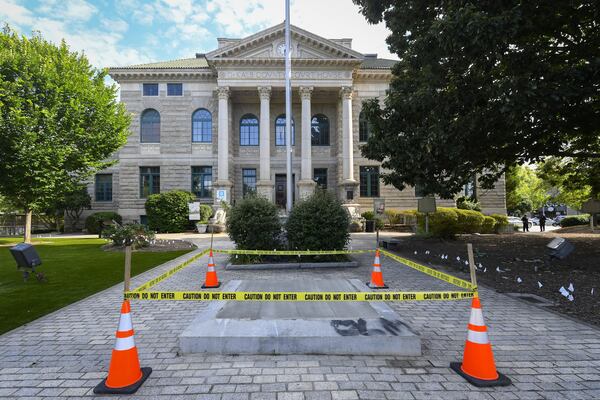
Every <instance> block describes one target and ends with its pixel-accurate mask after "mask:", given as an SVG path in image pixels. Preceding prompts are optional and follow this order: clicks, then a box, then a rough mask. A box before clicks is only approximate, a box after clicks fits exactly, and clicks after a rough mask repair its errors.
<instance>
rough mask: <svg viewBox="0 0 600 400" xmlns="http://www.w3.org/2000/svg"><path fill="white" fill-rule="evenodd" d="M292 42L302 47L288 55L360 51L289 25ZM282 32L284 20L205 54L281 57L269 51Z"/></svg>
mask: <svg viewBox="0 0 600 400" xmlns="http://www.w3.org/2000/svg"><path fill="white" fill-rule="evenodd" d="M290 31H291V39H292V42H296V43H299V44H301V46H302V51H301V52H298V53H299V56H298V54H296V55H295V54H294V51H293V50H292V58H296V59H298V58H325V59H326V58H331V59H347V60H362V59H363V58H364V55H363V54H362V53H359V52H357V51H355V50H352V49H351V48H349V47H346V46H344V45H342V44H340V43H337V42H336V41H333V40H330V39H325V38H324V37H321V36H318V35H315V34H314V33H311V32H309V31H306V30H304V29H301V28H298V27H297V26H294V25H291V26H290ZM284 34H285V24H284V23H281V24H278V25H275V26H272V27H270V28H268V29H265V30H263V31H260V32H257V33H255V34H253V35H250V36H248V37H245V38H243V39H237V40H236V39H229V40H228V41H229V42H230V43H229V44H226V45H225V46H223V47H221V48H218V49H216V50H213V51H211V52H210V53H207V54H206V58H207V59H208V60H219V59H228V58H229V59H231V58H233V59H241V58H282V57H281V56H280V55H276V54H273V51H272V48H273V46H272V44H273V43H274V42H275V41H277V42H279V41H282V40H283V38H284Z"/></svg>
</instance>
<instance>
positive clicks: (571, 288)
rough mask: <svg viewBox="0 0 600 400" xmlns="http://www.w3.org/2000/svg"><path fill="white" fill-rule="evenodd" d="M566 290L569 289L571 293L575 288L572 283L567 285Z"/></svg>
mask: <svg viewBox="0 0 600 400" xmlns="http://www.w3.org/2000/svg"><path fill="white" fill-rule="evenodd" d="M567 289H569V290H570V291H571V292H574V291H575V288H574V287H573V284H572V283H569V287H568V288H567Z"/></svg>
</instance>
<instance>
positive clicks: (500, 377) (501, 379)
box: [450, 362, 512, 387]
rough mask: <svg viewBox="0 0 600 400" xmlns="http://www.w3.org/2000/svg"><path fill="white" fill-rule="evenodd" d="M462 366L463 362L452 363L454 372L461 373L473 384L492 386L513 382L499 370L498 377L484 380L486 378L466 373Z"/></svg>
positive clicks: (506, 384)
mask: <svg viewBox="0 0 600 400" xmlns="http://www.w3.org/2000/svg"><path fill="white" fill-rule="evenodd" d="M461 366H462V363H459V362H452V363H450V368H452V369H453V370H454V372H456V373H457V374H459V375H460V376H462V377H463V378H465V379H466V380H467V382H469V383H470V384H471V385H473V386H477V387H492V386H509V385H511V384H512V382H511V380H510V378H509V377H508V376H506V375H502V374H501V373H500V372H498V379H495V380H493V381H490V380H484V379H477V378H474V377H472V376H471V375H467V374H465V372H464V371H463V370H462V369H461Z"/></svg>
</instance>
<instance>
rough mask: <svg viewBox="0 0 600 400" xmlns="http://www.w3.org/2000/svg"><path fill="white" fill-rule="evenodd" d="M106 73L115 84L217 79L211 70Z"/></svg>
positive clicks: (188, 69)
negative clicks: (131, 81)
mask: <svg viewBox="0 0 600 400" xmlns="http://www.w3.org/2000/svg"><path fill="white" fill-rule="evenodd" d="M108 73H109V75H110V76H111V78H113V79H114V80H115V81H117V82H118V81H121V80H136V79H147V78H164V79H169V78H193V79H200V80H214V79H216V78H217V74H216V73H215V71H213V70H212V69H205V70H198V69H193V68H185V69H183V68H182V69H174V68H165V69H150V68H139V69H133V68H111V69H110V70H109V72H108Z"/></svg>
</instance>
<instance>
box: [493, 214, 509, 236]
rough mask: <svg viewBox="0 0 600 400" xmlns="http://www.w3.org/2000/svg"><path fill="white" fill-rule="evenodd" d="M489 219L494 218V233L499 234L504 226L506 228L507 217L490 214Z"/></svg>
mask: <svg viewBox="0 0 600 400" xmlns="http://www.w3.org/2000/svg"><path fill="white" fill-rule="evenodd" d="M490 217H492V218H494V220H495V221H496V225H494V231H495V232H499V231H500V230H501V229H502V228H504V227H505V226H508V217H507V216H506V215H502V214H492V215H490Z"/></svg>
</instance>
